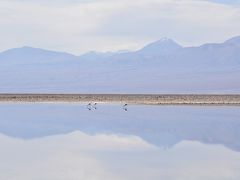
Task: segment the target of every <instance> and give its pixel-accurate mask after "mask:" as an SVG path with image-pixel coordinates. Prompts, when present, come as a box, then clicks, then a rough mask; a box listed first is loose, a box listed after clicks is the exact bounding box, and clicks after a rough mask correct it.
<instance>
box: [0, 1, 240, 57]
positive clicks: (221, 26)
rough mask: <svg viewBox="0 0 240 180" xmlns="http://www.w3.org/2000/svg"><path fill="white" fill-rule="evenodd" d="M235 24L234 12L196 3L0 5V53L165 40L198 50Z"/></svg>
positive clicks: (238, 10) (234, 31) (238, 13)
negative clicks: (194, 46) (32, 47)
mask: <svg viewBox="0 0 240 180" xmlns="http://www.w3.org/2000/svg"><path fill="white" fill-rule="evenodd" d="M213 14H214V15H213ZM239 21H240V7H239V6H228V5H223V4H216V3H212V2H207V1H200V0H199V1H198V0H181V1H179V0H178V1H177V0H138V1H129V0H128V1H127V0H122V1H114V0H100V1H96V0H92V1H85V0H70V1H66V0H61V1H46V0H43V1H35V0H24V1H20V0H12V1H7V0H0V25H1V29H0V34H1V35H2V36H1V42H2V43H1V45H0V50H5V49H8V48H13V47H19V46H24V45H28V46H34V47H40V48H46V49H53V50H59V51H67V52H71V53H75V54H80V53H83V52H86V51H89V50H99V51H107V50H110V51H115V50H119V49H137V48H140V47H142V46H143V45H144V44H146V43H148V42H150V41H153V40H157V39H159V38H161V37H165V36H168V37H170V38H173V39H176V40H177V41H178V42H180V43H182V44H184V45H197V44H202V43H205V42H211V41H213V42H220V41H223V40H225V39H227V38H230V37H232V36H235V35H239V34H240V31H239V29H240V24H239Z"/></svg>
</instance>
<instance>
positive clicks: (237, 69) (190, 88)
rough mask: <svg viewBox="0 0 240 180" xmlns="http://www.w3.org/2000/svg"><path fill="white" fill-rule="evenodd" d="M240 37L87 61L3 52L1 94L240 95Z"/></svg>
mask: <svg viewBox="0 0 240 180" xmlns="http://www.w3.org/2000/svg"><path fill="white" fill-rule="evenodd" d="M239 82H240V36H238V37H234V38H232V39H229V40H227V41H225V42H223V43H218V44H216V43H212V44H211V43H209V44H204V45H202V46H198V47H183V46H181V45H180V44H178V43H176V42H175V41H174V40H172V39H168V38H163V39H161V40H159V41H156V42H153V43H151V44H149V45H146V46H145V47H143V48H142V49H140V50H137V51H134V52H130V51H119V52H116V53H114V52H107V53H99V52H94V51H92V52H88V53H86V54H83V55H81V56H75V55H72V54H69V53H63V52H55V51H49V50H44V49H38V48H32V47H22V48H14V49H10V50H7V51H4V52H2V53H0V93H240V83H239Z"/></svg>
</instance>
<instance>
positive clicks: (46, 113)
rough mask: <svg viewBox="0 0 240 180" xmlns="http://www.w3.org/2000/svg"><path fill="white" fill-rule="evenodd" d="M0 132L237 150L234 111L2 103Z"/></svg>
mask: <svg viewBox="0 0 240 180" xmlns="http://www.w3.org/2000/svg"><path fill="white" fill-rule="evenodd" d="M0 114H1V117H2V118H1V120H0V133H2V134H5V135H7V136H11V137H17V138H23V139H32V138H41V137H44V136H50V135H58V134H65V133H70V132H74V131H81V132H83V133H86V134H90V135H94V134H122V135H134V136H138V137H140V138H141V139H143V140H145V141H147V142H148V143H150V144H153V145H156V146H159V147H164V148H171V147H172V146H174V145H176V144H177V143H179V142H181V141H184V140H189V141H199V142H202V143H205V144H222V145H224V146H226V147H228V148H230V149H232V150H235V151H240V141H239V139H240V131H239V129H240V120H239V117H240V111H239V108H238V107H180V106H175V107H174V106H129V107H128V111H127V113H126V112H124V111H123V109H122V106H121V105H101V104H100V105H98V110H97V111H88V110H87V109H86V105H81V104H74V105H71V104H22V105H17V104H1V105H0Z"/></svg>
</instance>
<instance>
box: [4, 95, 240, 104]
mask: <svg viewBox="0 0 240 180" xmlns="http://www.w3.org/2000/svg"><path fill="white" fill-rule="evenodd" d="M0 102H81V103H82V102H84V103H85V102H89V103H91V102H98V103H129V104H152V105H171V104H172V105H184V104H186V105H240V95H207V94H205V95H199V94H197V95H196V94H195V95H194V94H188V95H184V94H168V95H167V94H0Z"/></svg>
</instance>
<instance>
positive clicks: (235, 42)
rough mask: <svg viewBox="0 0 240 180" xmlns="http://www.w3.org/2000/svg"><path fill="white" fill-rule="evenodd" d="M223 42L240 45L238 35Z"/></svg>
mask: <svg viewBox="0 0 240 180" xmlns="http://www.w3.org/2000/svg"><path fill="white" fill-rule="evenodd" d="M224 43H225V44H235V45H240V36H236V37H233V38H231V39H229V40H227V41H225V42H224Z"/></svg>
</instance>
